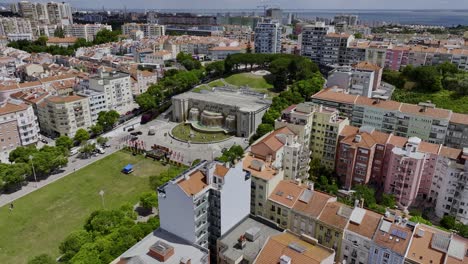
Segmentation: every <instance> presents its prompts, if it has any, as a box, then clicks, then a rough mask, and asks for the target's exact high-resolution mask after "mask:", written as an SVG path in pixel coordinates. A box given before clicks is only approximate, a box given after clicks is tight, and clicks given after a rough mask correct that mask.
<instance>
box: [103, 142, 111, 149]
mask: <svg viewBox="0 0 468 264" xmlns="http://www.w3.org/2000/svg"><path fill="white" fill-rule="evenodd" d="M102 147H103V148H110V147H111V145H110V144H109V143H104V144H102Z"/></svg>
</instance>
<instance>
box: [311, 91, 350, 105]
mask: <svg viewBox="0 0 468 264" xmlns="http://www.w3.org/2000/svg"><path fill="white" fill-rule="evenodd" d="M312 98H315V99H320V100H325V101H332V102H340V103H347V104H354V103H355V102H356V99H357V98H358V96H357V95H352V94H344V93H341V92H336V91H334V90H333V88H327V89H323V90H321V91H320V92H318V93H316V94H314V95H312Z"/></svg>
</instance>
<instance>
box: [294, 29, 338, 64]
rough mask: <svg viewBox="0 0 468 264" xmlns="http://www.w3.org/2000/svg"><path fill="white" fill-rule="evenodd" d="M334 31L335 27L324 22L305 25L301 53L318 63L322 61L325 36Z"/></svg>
mask: <svg viewBox="0 0 468 264" xmlns="http://www.w3.org/2000/svg"><path fill="white" fill-rule="evenodd" d="M334 32H335V28H334V27H333V26H328V25H325V23H324V22H315V24H311V25H305V26H304V27H303V29H302V42H301V55H302V56H305V57H308V58H309V59H311V60H312V61H314V62H316V63H321V62H322V54H323V49H324V42H325V36H326V35H327V34H329V33H334Z"/></svg>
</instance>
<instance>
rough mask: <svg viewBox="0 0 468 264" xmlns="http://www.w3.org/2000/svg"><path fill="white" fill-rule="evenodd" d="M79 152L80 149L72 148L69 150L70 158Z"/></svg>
mask: <svg viewBox="0 0 468 264" xmlns="http://www.w3.org/2000/svg"><path fill="white" fill-rule="evenodd" d="M78 152H80V148H72V149H70V156H74V155H76V154H78Z"/></svg>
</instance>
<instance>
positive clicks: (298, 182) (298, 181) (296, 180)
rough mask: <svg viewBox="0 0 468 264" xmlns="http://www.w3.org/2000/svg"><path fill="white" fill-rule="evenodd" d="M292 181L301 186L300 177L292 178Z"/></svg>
mask: <svg viewBox="0 0 468 264" xmlns="http://www.w3.org/2000/svg"><path fill="white" fill-rule="evenodd" d="M294 183H295V184H296V185H297V186H301V184H302V181H301V179H299V178H298V179H295V180H294Z"/></svg>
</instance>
